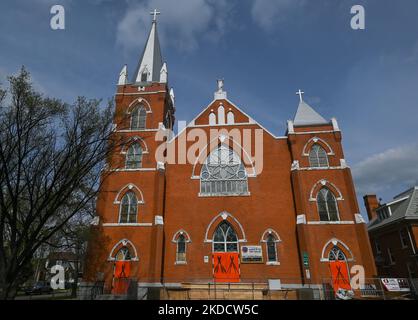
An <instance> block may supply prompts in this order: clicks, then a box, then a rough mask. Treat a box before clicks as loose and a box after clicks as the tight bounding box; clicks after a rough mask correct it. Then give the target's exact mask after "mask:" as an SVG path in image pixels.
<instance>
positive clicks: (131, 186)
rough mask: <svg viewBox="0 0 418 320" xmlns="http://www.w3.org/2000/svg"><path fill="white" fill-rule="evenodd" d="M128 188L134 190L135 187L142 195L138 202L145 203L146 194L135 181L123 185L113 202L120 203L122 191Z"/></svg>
mask: <svg viewBox="0 0 418 320" xmlns="http://www.w3.org/2000/svg"><path fill="white" fill-rule="evenodd" d="M126 189H128V190H130V191H132V190H133V189H135V190H136V191H137V192H138V193H139V194H140V195H141V199H138V204H145V201H144V194H143V193H142V191H141V189H139V188H138V187H137V186H136V185H134V184H133V183H128V184H127V185H125V186H124V187H122V189H120V190H119V192H118V194H117V195H116V198H115V200H114V201H113V204H120V200H119V199H120V198H121V194H122V192H124V191H125V190H126Z"/></svg>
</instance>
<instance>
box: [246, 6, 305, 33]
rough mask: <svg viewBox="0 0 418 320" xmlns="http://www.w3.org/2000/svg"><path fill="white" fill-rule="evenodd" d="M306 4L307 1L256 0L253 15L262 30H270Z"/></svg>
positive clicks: (252, 10)
mask: <svg viewBox="0 0 418 320" xmlns="http://www.w3.org/2000/svg"><path fill="white" fill-rule="evenodd" d="M305 3H306V1H305V0H254V3H253V6H252V9H251V15H252V17H253V19H254V21H255V22H256V23H257V24H258V25H259V26H260V27H261V28H263V29H265V30H270V29H271V28H272V27H273V26H274V25H275V24H277V23H279V22H282V21H283V20H284V19H285V18H287V17H288V16H289V14H290V13H291V12H292V11H293V10H295V9H297V8H301V7H302V6H303V5H305Z"/></svg>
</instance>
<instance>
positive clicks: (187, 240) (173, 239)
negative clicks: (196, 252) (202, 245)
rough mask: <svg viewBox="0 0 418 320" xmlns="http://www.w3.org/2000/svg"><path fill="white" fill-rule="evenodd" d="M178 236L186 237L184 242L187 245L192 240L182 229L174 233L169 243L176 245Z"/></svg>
mask: <svg viewBox="0 0 418 320" xmlns="http://www.w3.org/2000/svg"><path fill="white" fill-rule="evenodd" d="M179 235H184V236H186V242H187V243H189V242H192V239H191V238H190V236H189V234H188V233H187V231H185V230H184V229H180V230H177V231H176V232H175V233H174V235H173V238H172V239H171V242H173V243H177V237H178V236H179Z"/></svg>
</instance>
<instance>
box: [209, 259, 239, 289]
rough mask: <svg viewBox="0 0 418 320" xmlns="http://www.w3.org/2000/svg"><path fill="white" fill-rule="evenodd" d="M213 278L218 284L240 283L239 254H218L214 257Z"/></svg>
mask: <svg viewBox="0 0 418 320" xmlns="http://www.w3.org/2000/svg"><path fill="white" fill-rule="evenodd" d="M212 260H213V277H214V278H215V281H216V282H239V280H240V270H239V257H238V253H231V252H226V253H224V252H222V253H221V252H218V253H214V254H213V255H212Z"/></svg>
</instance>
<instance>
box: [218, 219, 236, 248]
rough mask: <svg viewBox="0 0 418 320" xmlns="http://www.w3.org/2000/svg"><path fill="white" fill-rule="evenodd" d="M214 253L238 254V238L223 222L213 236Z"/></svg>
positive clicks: (228, 225)
mask: <svg viewBox="0 0 418 320" xmlns="http://www.w3.org/2000/svg"><path fill="white" fill-rule="evenodd" d="M213 251H214V252H238V237H237V234H236V233H235V230H234V228H232V226H231V225H230V224H229V223H228V222H226V221H223V222H222V223H221V224H220V225H219V226H218V227H217V228H216V230H215V233H214V235H213Z"/></svg>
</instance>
